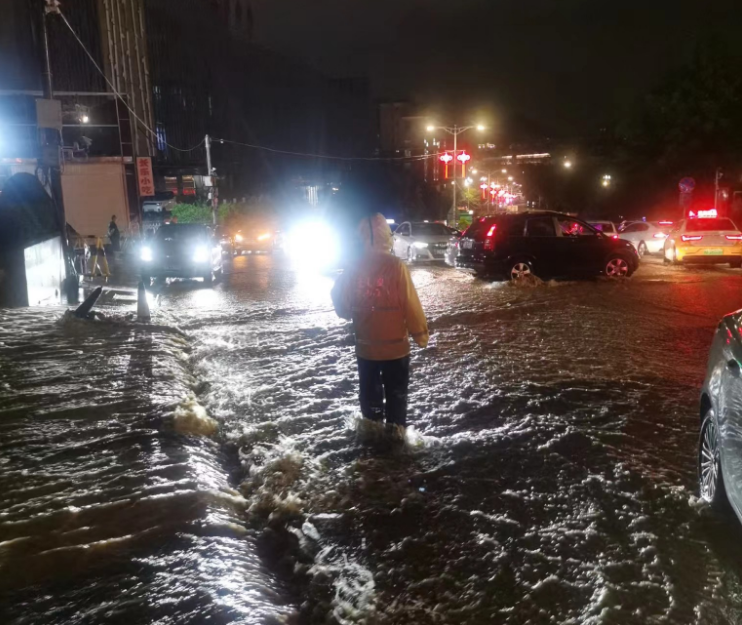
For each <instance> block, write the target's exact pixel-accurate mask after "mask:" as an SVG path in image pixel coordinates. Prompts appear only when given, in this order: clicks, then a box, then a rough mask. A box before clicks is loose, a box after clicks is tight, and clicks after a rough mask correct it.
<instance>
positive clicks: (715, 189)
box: [714, 167, 724, 214]
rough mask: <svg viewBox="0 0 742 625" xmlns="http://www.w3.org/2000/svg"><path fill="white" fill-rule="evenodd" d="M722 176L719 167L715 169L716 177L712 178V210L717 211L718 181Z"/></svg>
mask: <svg viewBox="0 0 742 625" xmlns="http://www.w3.org/2000/svg"><path fill="white" fill-rule="evenodd" d="M723 175H724V174H723V173H722V171H721V167H717V168H716V176H715V178H714V208H715V209H716V211H717V214H718V211H719V181H720V180H721V178H722V176H723Z"/></svg>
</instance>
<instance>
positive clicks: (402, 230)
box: [394, 224, 410, 237]
mask: <svg viewBox="0 0 742 625" xmlns="http://www.w3.org/2000/svg"><path fill="white" fill-rule="evenodd" d="M394 234H400V235H402V236H405V237H406V236H409V234H410V225H409V224H402V225H401V226H400V227H399V228H397V230H396V231H395V232H394Z"/></svg>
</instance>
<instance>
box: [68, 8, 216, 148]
mask: <svg viewBox="0 0 742 625" xmlns="http://www.w3.org/2000/svg"><path fill="white" fill-rule="evenodd" d="M55 12H56V13H58V14H59V17H61V18H62V21H63V22H64V23H65V25H66V26H67V28H69V29H70V32H71V33H72V36H73V37H74V38H75V39H76V40H77V43H79V44H80V47H81V48H82V49H83V51H84V52H85V54H86V55H87V57H88V58H89V59H90V61H91V62H92V63H93V65H94V66H95V69H97V70H98V73H100V75H101V76H103V79H104V80H105V81H106V83H108V86H109V87H110V88H111V91H113V93H114V95H115V96H116V97H117V98H118V99H119V100H121V102H122V103H123V105H124V106H125V107H126V108H127V109H128V110H129V113H131V114H132V115H133V116H134V119H136V120H137V121H138V122H139V123H140V124H141V125H142V127H143V128H144V129H145V130H146V131H147V132H149V134H151V135H152V137H153V138H154V139H155V141H158V142H159V141H161V138H160V137H159V136H158V135H157V133H156V132H155V131H154V130H152V128H150V127H149V126H148V125H147V123H146V122H145V121H144V120H143V119H142V118H141V117H139V115H137V113H136V111H135V110H134V109H133V108H131V106H129V103H128V102H127V101H126V100H125V99H124V97H123V94H121V93H119V91H118V90H117V89H116V87H114V85H113V83H112V82H111V81H110V80H109V79H108V76H106V73H105V72H104V71H103V70H102V69H101V67H100V65H98V62H97V61H96V60H95V58H94V57H93V55H92V54H91V53H90V51H89V50H88V49H87V48H86V47H85V44H84V43H83V42H82V40H81V39H80V37H78V35H77V33H76V32H75V29H74V28H72V25H71V24H70V23H69V22H68V21H67V18H66V17H65V15H64V13H62V11H61V10H59V8H57V11H55ZM205 140H206V138H204V139H201V141H200V142H199V143H198V144H197V145H194V146H193V147H192V148H185V149H184V148H179V147H177V146H174V145H172V144H170V143H168V142H167V141H165V142H164V143H165V145H167V146H168V147H169V148H172V149H173V150H176V151H178V152H193V150H196V149H198V148H200V147H201V146H202V145H203V144H204V141H205Z"/></svg>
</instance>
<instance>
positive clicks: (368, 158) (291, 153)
mask: <svg viewBox="0 0 742 625" xmlns="http://www.w3.org/2000/svg"><path fill="white" fill-rule="evenodd" d="M55 12H56V13H58V15H59V16H60V17H61V18H62V21H63V22H64V23H65V25H66V26H67V28H68V29H69V30H70V32H71V33H72V36H73V37H74V38H75V40H76V41H77V43H79V44H80V47H81V48H82V49H83V51H84V52H85V54H86V55H87V57H88V58H89V59H90V61H91V63H92V64H93V66H94V67H95V69H96V70H98V72H99V73H100V75H101V76H103V79H104V80H105V81H106V83H107V84H108V86H109V87H110V88H111V91H112V92H113V94H114V95H115V96H116V97H117V98H118V99H119V100H121V102H122V104H123V105H124V106H125V107H126V108H127V110H128V111H129V113H131V115H132V116H133V117H134V119H136V120H137V121H138V122H139V123H140V124H141V126H142V127H143V128H144V129H145V130H146V131H147V132H149V133H150V135H152V137H153V138H154V139H155V140H156V141H158V142H163V141H162V137H161V136H159V135H158V134H157V132H156V131H154V130H153V129H152V128H150V127H149V126H148V125H147V123H146V122H145V121H144V120H143V119H142V118H141V117H139V115H137V112H136V111H135V110H134V109H133V108H132V107H131V106H130V105H129V103H128V102H127V101H126V100H125V99H124V97H123V94H122V93H120V92H119V91H118V89H116V87H115V86H114V84H113V83H112V82H111V80H109V78H108V76H107V75H106V73H105V72H104V71H103V70H102V69H101V67H100V65H99V64H98V62H97V61H96V60H95V57H94V56H93V55H92V53H91V52H90V51H89V50H88V49H87V47H86V46H85V44H84V43H83V41H82V40H81V39H80V37H79V36H78V34H77V33H76V32H75V29H74V28H72V25H71V24H70V23H69V21H68V20H67V18H66V17H65V15H64V13H62V11H61V9H59V8H57V10H56V11H55ZM211 141H218V142H220V143H229V144H232V145H239V146H243V147H247V148H251V149H254V150H262V151H265V152H271V153H273V154H286V155H289V156H300V157H304V158H317V159H327V160H335V161H388V162H391V161H420V160H425V159H428V158H436V157H438V156H440V155H441V154H443V152H436V153H433V154H421V155H417V156H333V155H331V154H313V153H309V152H294V151H291V150H279V149H277V148H271V147H268V146H265V145H258V144H254V143H244V142H242V141H234V140H232V139H219V138H216V137H212V138H211ZM205 142H206V137H204V138H203V139H201V141H199V142H198V143H197V144H196V145H194V146H193V147H190V148H179V147H177V146H175V145H173V144H171V143H168V142H167V141H164V143H165V145H167V146H168V147H169V148H172V149H173V150H176V151H178V152H193V150H197V149H198V148H200V147H201V146H202V145H203V144H204V143H205Z"/></svg>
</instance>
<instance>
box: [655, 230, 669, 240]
mask: <svg viewBox="0 0 742 625" xmlns="http://www.w3.org/2000/svg"><path fill="white" fill-rule="evenodd" d="M652 236H653V237H654V238H655V239H665V238H667V235H666V234H665V233H664V232H657V233H656V234H654V235H652Z"/></svg>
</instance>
